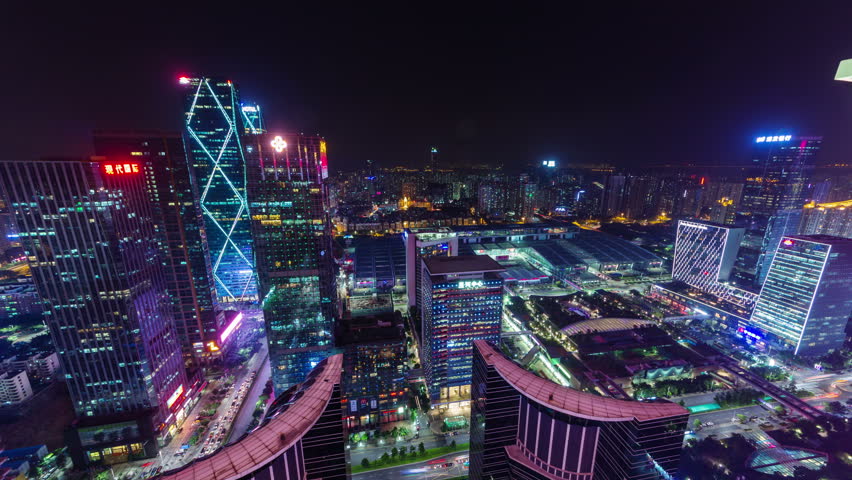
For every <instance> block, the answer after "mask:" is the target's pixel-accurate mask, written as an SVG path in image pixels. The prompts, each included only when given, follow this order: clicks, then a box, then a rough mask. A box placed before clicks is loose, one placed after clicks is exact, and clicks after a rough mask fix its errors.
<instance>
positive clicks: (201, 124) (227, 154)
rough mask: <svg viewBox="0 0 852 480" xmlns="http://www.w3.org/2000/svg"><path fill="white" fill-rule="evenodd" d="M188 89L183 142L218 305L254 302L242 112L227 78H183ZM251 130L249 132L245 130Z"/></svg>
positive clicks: (254, 283) (238, 100) (254, 291)
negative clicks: (204, 234) (194, 187)
mask: <svg viewBox="0 0 852 480" xmlns="http://www.w3.org/2000/svg"><path fill="white" fill-rule="evenodd" d="M179 82H180V84H181V85H182V86H183V87H185V88H186V90H187V94H186V102H185V115H186V118H185V119H184V120H185V130H184V131H185V137H186V138H185V141H186V151H187V154H188V156H189V161H190V165H191V171H192V175H193V177H194V179H195V185H196V189H197V195H198V199H199V202H200V207H201V212H202V215H203V218H204V225H205V227H206V230H207V232H206V233H207V243H208V245H209V249H210V258H211V263H212V268H213V278H214V279H215V282H216V283H215V286H216V292H217V294H218V298H219V300H220V301H221V302H224V303H229V302H250V301H254V300H256V299H257V278H256V273H255V268H254V260H253V255H254V254H253V251H252V236H251V225H250V223H249V208H248V203H247V201H246V171H245V158H244V155H243V143H244V142H243V134H244V133H245V131H246V126H244V123H243V112H242V111H241V106H240V97H239V92H238V90H237V86H236V85H234V84H233V82H231V81H230V80H223V79H217V78H210V77H198V78H189V77H181V78H180V79H179ZM249 130H251V128H249Z"/></svg>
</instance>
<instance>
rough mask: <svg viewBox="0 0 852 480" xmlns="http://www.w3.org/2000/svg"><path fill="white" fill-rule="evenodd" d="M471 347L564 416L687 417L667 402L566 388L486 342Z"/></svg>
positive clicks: (621, 418)
mask: <svg viewBox="0 0 852 480" xmlns="http://www.w3.org/2000/svg"><path fill="white" fill-rule="evenodd" d="M473 343H474V347H475V348H477V349H478V350H479V353H480V354H481V355H482V356H483V357H484V358H485V361H486V362H487V363H488V364H489V365H491V366H493V367H494V368H495V369H496V370H497V373H499V374H500V376H501V377H503V379H504V380H506V381H507V382H509V384H511V385H512V387H513V388H514V389H515V390H516V391H517V392H518V393H520V394H521V395H524V396H526V397H527V398H529V399H531V400H533V401H534V402H536V403H539V404H541V405H544V406H546V407H549V408H552V409H554V410H557V411H560V412H562V413H565V414H566V415H571V416H575V417H581V418H586V419H589V420H597V421H602V422H624V421H631V420H633V419H636V420H639V421H647V420H655V419H658V418H668V417H678V416H683V415H689V411H688V410H687V409H685V408H683V407H681V406H680V405H678V404H676V403H672V402H668V401H665V402H653V403H649V402H637V401H630V400H618V399H615V398H610V397H602V396H598V395H594V394H591V393H586V392H582V391H580V390H575V389H573V388H570V387H565V386H562V385H559V384H556V383H554V382H551V381H550V380H547V379H544V378H541V377H539V376H538V375H536V374H535V373H533V372H530V371H529V370H525V369H524V368H522V367H521V366H520V365H518V364H517V363H515V362H513V361H512V360H510V359H509V358H507V357H506V356H505V355H503V354H502V353H501V352H500V351H499V350H497V349H496V348H494V347H493V346H492V345H491V344H489V343H488V342H486V341H485V340H476V341H474V342H473Z"/></svg>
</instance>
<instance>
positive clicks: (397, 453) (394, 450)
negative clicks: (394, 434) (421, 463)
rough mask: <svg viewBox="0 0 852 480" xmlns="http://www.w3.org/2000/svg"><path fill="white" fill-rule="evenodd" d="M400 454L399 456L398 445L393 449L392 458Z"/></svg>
mask: <svg viewBox="0 0 852 480" xmlns="http://www.w3.org/2000/svg"><path fill="white" fill-rule="evenodd" d="M398 456H399V450H398V449H397V448H396V447H393V450H391V458H396V457H398Z"/></svg>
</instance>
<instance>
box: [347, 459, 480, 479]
mask: <svg viewBox="0 0 852 480" xmlns="http://www.w3.org/2000/svg"><path fill="white" fill-rule="evenodd" d="M467 458H468V455H467V452H455V453H450V454H448V455H445V456H443V457H439V458H436V459H431V460H424V461H422V462H417V463H410V464H408V465H400V466H398V467H389V468H383V469H379V470H370V471H369V472H363V473H357V474H355V475H352V478H353V479H356V480H368V479H369V480H396V479H399V478H410V479H413V480H421V479H422V480H440V479H449V478H455V477H460V476H463V475H467V472H468V468H467V467H466V466H465V465H464V461H466V460H467ZM446 463H452V466H449V467H447V466H444V465H445V464H446Z"/></svg>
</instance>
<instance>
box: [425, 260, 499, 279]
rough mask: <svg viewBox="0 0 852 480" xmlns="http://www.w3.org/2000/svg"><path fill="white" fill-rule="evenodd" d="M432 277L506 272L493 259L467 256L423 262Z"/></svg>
mask: <svg viewBox="0 0 852 480" xmlns="http://www.w3.org/2000/svg"><path fill="white" fill-rule="evenodd" d="M423 263H424V264H425V265H426V268H428V269H429V273H430V274H431V275H452V274H458V273H468V272H502V271H503V270H505V269H504V268H503V267H501V266H500V264H499V263H497V262H496V261H494V260H492V259H491V257H488V256H482V255H465V256H461V257H433V258H426V259H424V260H423Z"/></svg>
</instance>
